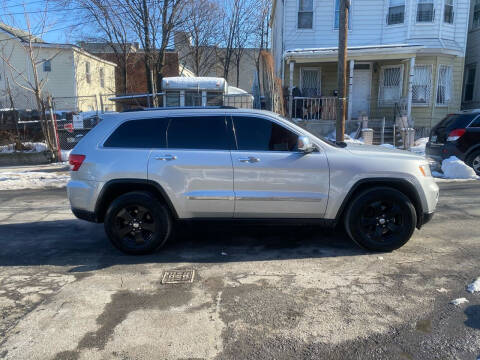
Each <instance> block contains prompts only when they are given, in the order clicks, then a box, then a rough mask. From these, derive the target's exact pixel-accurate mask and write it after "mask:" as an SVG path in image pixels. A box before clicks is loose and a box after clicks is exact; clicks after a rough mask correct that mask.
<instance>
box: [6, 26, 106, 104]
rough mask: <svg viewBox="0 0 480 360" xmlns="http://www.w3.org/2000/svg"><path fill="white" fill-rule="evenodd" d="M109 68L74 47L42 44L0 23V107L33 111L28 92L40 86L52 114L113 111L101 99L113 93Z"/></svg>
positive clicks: (32, 96)
mask: <svg viewBox="0 0 480 360" xmlns="http://www.w3.org/2000/svg"><path fill="white" fill-rule="evenodd" d="M30 47H31V49H32V51H29V49H30ZM30 54H31V55H32V56H31V57H30ZM32 60H33V61H32ZM32 63H35V68H34V67H33V66H32ZM115 67H116V65H115V64H114V63H112V62H110V61H107V60H104V59H101V58H99V57H97V56H95V55H92V54H90V53H88V52H86V51H85V50H83V49H81V48H80V47H78V46H75V45H72V44H56V43H47V42H45V41H43V40H42V39H41V38H39V37H36V36H33V35H30V34H28V33H27V32H25V31H22V30H20V29H16V28H13V27H10V26H8V25H5V24H2V23H0V108H2V107H15V108H17V109H36V108H37V104H36V100H35V96H34V93H33V92H32V91H31V90H32V89H34V88H42V92H41V93H42V97H44V98H45V97H46V96H47V95H50V96H52V97H53V98H54V106H55V108H56V109H58V110H68V111H92V110H100V109H103V110H114V108H113V106H114V103H113V102H111V101H109V100H108V98H107V97H106V96H105V95H107V94H113V93H115ZM34 70H35V71H34ZM34 72H36V73H37V74H38V76H37V77H35V76H34ZM35 78H37V79H38V83H39V84H40V86H38V87H37V86H35V84H34V83H35ZM12 102H13V104H12Z"/></svg>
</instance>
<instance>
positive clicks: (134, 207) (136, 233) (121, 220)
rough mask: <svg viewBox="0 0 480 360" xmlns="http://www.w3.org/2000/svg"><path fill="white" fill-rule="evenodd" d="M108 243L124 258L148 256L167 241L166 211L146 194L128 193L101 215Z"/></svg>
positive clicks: (168, 222) (169, 231) (167, 217)
mask: <svg viewBox="0 0 480 360" xmlns="http://www.w3.org/2000/svg"><path fill="white" fill-rule="evenodd" d="M104 226H105V232H106V233H107V235H108V237H109V238H110V241H111V242H112V243H113V245H115V247H117V248H118V249H120V250H121V251H123V252H125V253H128V254H135V255H140V254H148V253H151V252H153V251H155V250H156V249H158V248H159V247H161V246H162V245H164V244H165V242H166V241H167V240H168V238H169V237H170V234H171V231H172V219H171V216H170V213H169V211H168V209H167V208H166V207H165V205H163V204H162V203H160V202H159V201H158V200H157V199H156V198H155V197H154V196H153V195H151V194H150V193H147V192H131V193H127V194H124V195H121V196H120V197H118V198H117V199H115V200H114V201H113V202H112V204H111V205H110V207H109V208H108V210H107V213H106V215H105V224H104Z"/></svg>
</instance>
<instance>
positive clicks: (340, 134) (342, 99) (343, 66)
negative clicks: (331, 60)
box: [336, 0, 350, 142]
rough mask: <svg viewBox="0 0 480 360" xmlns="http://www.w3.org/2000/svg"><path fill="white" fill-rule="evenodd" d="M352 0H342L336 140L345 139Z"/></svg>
mask: <svg viewBox="0 0 480 360" xmlns="http://www.w3.org/2000/svg"><path fill="white" fill-rule="evenodd" d="M349 10H350V0H340V14H339V22H338V69H337V74H338V99H337V100H338V102H337V127H336V140H337V141H338V142H341V141H344V140H345V138H344V134H345V115H346V107H347V106H346V105H347V35H348V12H349Z"/></svg>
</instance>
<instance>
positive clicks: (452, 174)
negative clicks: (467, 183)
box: [442, 156, 480, 179]
mask: <svg viewBox="0 0 480 360" xmlns="http://www.w3.org/2000/svg"><path fill="white" fill-rule="evenodd" d="M442 172H443V176H442V177H444V178H447V179H480V177H479V176H477V175H476V174H475V171H474V170H473V169H472V168H471V167H470V166H468V165H466V164H465V163H464V162H463V161H461V160H460V159H458V158H457V157H456V156H450V157H449V158H448V159H445V160H443V162H442Z"/></svg>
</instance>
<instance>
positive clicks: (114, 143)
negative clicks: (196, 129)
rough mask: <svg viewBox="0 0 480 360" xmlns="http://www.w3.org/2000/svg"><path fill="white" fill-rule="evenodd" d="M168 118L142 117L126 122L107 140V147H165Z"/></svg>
mask: <svg viewBox="0 0 480 360" xmlns="http://www.w3.org/2000/svg"><path fill="white" fill-rule="evenodd" d="M167 125H168V119H142V120H131V121H127V122H124V123H123V124H122V125H120V126H119V127H118V128H117V130H115V131H114V132H113V134H112V135H110V137H109V138H108V139H107V141H105V144H104V145H103V146H105V147H121V148H142V149H150V148H165V147H166V139H165V133H166V130H167Z"/></svg>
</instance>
